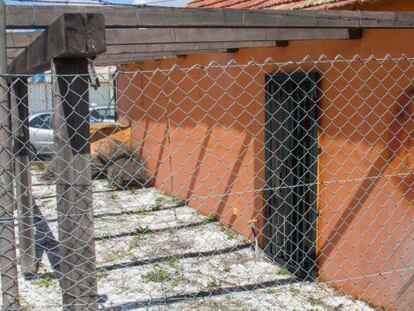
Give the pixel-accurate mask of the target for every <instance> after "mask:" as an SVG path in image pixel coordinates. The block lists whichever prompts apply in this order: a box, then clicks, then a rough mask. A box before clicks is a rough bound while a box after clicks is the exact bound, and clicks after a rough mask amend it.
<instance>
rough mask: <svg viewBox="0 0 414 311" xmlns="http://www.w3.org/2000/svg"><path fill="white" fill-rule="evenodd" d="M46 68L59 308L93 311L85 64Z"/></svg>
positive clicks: (70, 62)
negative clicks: (50, 99) (52, 140)
mask: <svg viewBox="0 0 414 311" xmlns="http://www.w3.org/2000/svg"><path fill="white" fill-rule="evenodd" d="M53 67H54V68H53ZM52 68H53V69H54V70H53V71H54V73H53V75H56V76H54V77H53V108H54V114H53V124H54V131H55V150H56V151H57V155H56V158H55V166H56V172H57V173H58V177H57V180H56V194H57V213H58V226H59V241H60V243H61V244H60V249H59V254H60V256H61V262H60V274H61V278H60V282H61V286H62V299H63V305H64V309H65V310H66V309H67V310H71V311H72V310H97V305H96V302H97V297H98V295H97V282H96V275H95V273H96V264H95V241H94V226H93V209H92V189H91V187H92V174H91V166H90V142H89V139H90V126H89V120H88V116H89V94H88V88H89V84H88V78H87V76H85V75H87V73H88V61H87V59H86V58H79V59H76V58H70V59H55V60H54V61H53V64H52Z"/></svg>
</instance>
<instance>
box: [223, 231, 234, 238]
mask: <svg viewBox="0 0 414 311" xmlns="http://www.w3.org/2000/svg"><path fill="white" fill-rule="evenodd" d="M224 233H225V234H226V237H227V239H229V240H233V239H234V238H235V237H236V233H235V232H234V231H233V230H231V229H225V230H224Z"/></svg>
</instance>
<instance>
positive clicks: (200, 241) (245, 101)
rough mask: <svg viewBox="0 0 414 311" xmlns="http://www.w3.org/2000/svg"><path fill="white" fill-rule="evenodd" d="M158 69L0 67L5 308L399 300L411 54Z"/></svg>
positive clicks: (409, 248)
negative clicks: (37, 82) (19, 72)
mask: <svg viewBox="0 0 414 311" xmlns="http://www.w3.org/2000/svg"><path fill="white" fill-rule="evenodd" d="M157 66H158V65H154V64H150V63H148V64H147V65H145V66H143V69H141V70H135V71H125V70H121V69H119V70H118V71H116V72H115V73H114V74H113V76H112V75H111V79H108V77H104V76H101V75H98V76H97V77H95V76H89V75H85V74H79V75H76V74H75V75H73V74H68V75H55V74H51V75H50V79H49V78H48V79H45V81H46V82H45V83H50V89H51V90H52V104H53V105H52V106H53V108H52V109H51V110H49V111H43V112H40V113H35V114H29V111H32V110H31V108H30V107H31V102H32V99H33V94H30V90H31V89H32V88H30V87H29V82H28V81H30V79H29V80H28V78H30V77H21V76H20V77H14V76H2V77H1V79H0V80H1V83H2V85H3V87H7V88H8V91H9V92H8V97H7V98H2V99H1V102H2V110H3V112H5V113H3V115H4V116H5V118H4V119H3V120H1V123H2V127H1V130H0V134H1V135H0V138H1V151H0V169H1V175H0V176H1V193H0V217H1V218H0V249H1V252H0V271H1V286H2V287H1V290H2V297H1V304H2V305H3V309H5V310H20V309H24V310H60V309H63V310H100V309H105V310H106V309H107V310H139V309H150V310H375V309H376V308H383V309H393V310H410V309H413V308H414V305H413V301H414V277H413V275H414V251H413V250H414V247H413V242H414V240H413V236H414V234H413V231H414V221H413V219H414V217H413V216H414V210H413V204H412V201H413V199H414V188H413V187H414V172H413V169H414V157H413V154H414V153H413V152H414V149H413V148H414V131H413V130H414V123H413V113H414V108H413V105H412V102H413V96H414V84H413V81H414V59H412V58H409V57H407V56H405V55H402V56H400V57H398V58H393V57H389V56H387V57H384V58H376V57H370V58H361V57H359V56H355V57H354V58H352V59H345V58H342V57H340V56H338V57H337V58H335V59H330V58H327V57H325V56H321V57H320V58H318V59H311V58H305V59H303V60H302V61H297V62H284V63H280V62H276V61H274V60H272V59H267V60H265V61H256V60H254V59H252V60H251V61H249V62H248V63H243V64H241V63H237V62H236V61H234V60H232V61H230V62H228V63H224V64H223V63H217V62H212V63H209V64H207V65H194V66H191V67H180V66H177V65H175V66H170V67H160V66H158V67H157ZM97 79H98V80H105V81H113V83H112V84H111V88H113V90H112V91H110V92H109V93H110V94H112V96H111V98H109V99H108V97H106V100H102V101H101V103H102V105H98V106H90V105H89V102H90V99H89V97H90V96H89V92H90V89H91V87H94V88H96V87H98V86H99V83H97ZM5 83H8V84H7V85H6V84H5ZM104 93H105V94H108V92H104ZM39 94H40V93H39ZM96 94H99V92H96ZM95 96H96V95H95ZM105 96H106V95H105ZM29 99H30V100H29ZM33 101H34V102H36V101H35V100H33Z"/></svg>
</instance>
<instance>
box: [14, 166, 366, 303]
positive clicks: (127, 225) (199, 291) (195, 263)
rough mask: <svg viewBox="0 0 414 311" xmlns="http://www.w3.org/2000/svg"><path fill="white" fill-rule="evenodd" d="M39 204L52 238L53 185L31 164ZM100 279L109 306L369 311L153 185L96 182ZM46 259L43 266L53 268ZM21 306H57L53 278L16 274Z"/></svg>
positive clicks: (49, 270) (47, 269)
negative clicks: (122, 186)
mask: <svg viewBox="0 0 414 311" xmlns="http://www.w3.org/2000/svg"><path fill="white" fill-rule="evenodd" d="M33 183H34V184H35V185H34V187H33V193H34V196H35V197H36V198H37V199H36V202H37V204H38V206H39V207H40V209H41V211H42V213H43V214H44V216H45V217H46V218H47V219H48V220H49V225H50V227H51V229H52V231H53V233H54V234H55V236H57V231H56V230H57V223H56V212H55V198H54V186H53V185H48V184H46V183H45V181H43V180H41V179H39V170H33ZM94 214H95V233H96V234H95V235H96V257H97V266H98V272H97V278H98V289H99V294H100V295H102V297H103V298H104V299H103V300H104V302H102V304H101V307H102V308H103V309H104V308H105V309H107V310H372V308H370V307H369V306H368V305H367V304H365V303H364V302H361V301H358V300H356V299H353V298H352V297H350V296H344V295H341V294H340V293H338V292H335V291H334V290H333V289H332V288H330V287H329V286H327V285H324V284H319V283H316V282H303V281H298V280H297V279H296V278H295V277H294V276H293V275H291V274H290V273H289V272H287V271H286V270H285V269H283V268H281V267H280V266H278V265H276V264H274V263H273V262H271V261H270V260H268V259H267V258H266V257H265V256H264V255H263V254H261V252H260V251H255V250H254V249H253V248H252V247H251V245H250V243H249V242H248V241H245V240H244V239H243V238H242V237H241V236H239V235H237V234H235V233H234V232H232V231H229V230H228V229H226V228H223V227H221V226H220V225H219V224H218V223H217V222H215V221H214V219H210V218H208V217H205V216H202V215H200V214H198V213H197V212H196V211H195V210H194V209H191V208H189V207H187V206H184V205H183V204H182V202H180V201H178V200H176V199H174V198H171V197H168V196H166V195H164V194H163V193H161V192H160V191H159V190H157V189H154V188H149V189H140V190H124V191H114V190H112V189H110V188H109V187H108V184H107V182H106V181H103V180H99V181H95V182H94ZM51 271H52V270H51V267H50V265H49V264H48V263H47V259H46V257H44V260H43V266H42V268H41V272H43V273H47V272H51ZM19 285H20V294H21V298H22V301H23V304H24V308H23V309H24V310H60V307H59V304H60V290H59V286H58V283H57V281H56V280H55V279H54V278H53V277H51V276H50V274H47V275H46V276H44V277H42V278H39V279H36V280H32V281H25V280H23V279H21V280H20V284H19Z"/></svg>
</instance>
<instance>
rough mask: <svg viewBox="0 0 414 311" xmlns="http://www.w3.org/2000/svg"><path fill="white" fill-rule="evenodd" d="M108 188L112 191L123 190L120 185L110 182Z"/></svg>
mask: <svg viewBox="0 0 414 311" xmlns="http://www.w3.org/2000/svg"><path fill="white" fill-rule="evenodd" d="M108 188H109V189H112V190H124V188H122V186H121V185H120V184H118V183H117V182H114V181H111V182H110V183H109V184H108Z"/></svg>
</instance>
